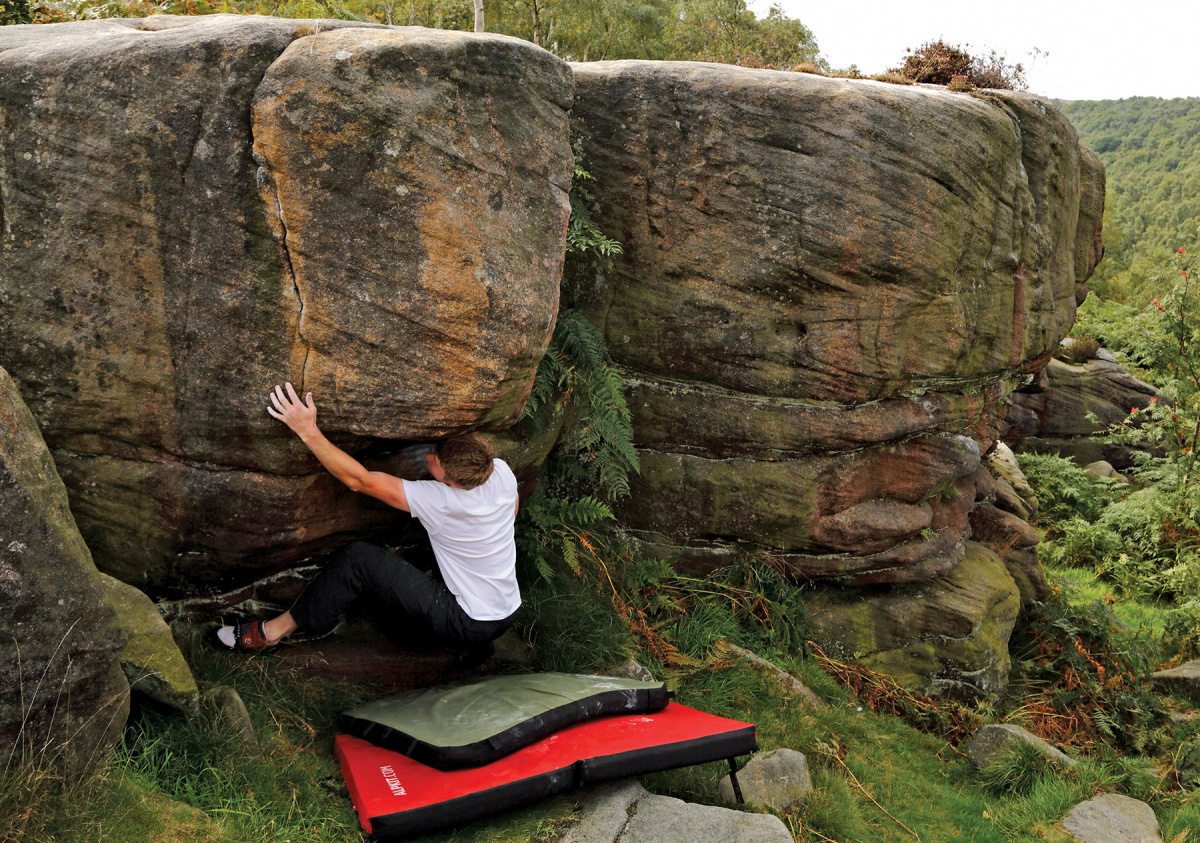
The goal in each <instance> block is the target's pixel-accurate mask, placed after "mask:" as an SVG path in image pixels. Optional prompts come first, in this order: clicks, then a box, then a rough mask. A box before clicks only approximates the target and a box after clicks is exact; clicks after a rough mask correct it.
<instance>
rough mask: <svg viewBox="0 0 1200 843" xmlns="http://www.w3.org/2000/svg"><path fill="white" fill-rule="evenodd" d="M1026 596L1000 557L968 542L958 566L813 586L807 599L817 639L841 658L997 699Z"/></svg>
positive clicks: (919, 687) (963, 694) (912, 685)
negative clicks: (861, 583)
mask: <svg viewBox="0 0 1200 843" xmlns="http://www.w3.org/2000/svg"><path fill="white" fill-rule="evenodd" d="M1020 603H1021V595H1020V592H1019V591H1018V589H1017V586H1016V584H1015V583H1014V582H1013V578H1012V576H1011V575H1010V574H1009V573H1008V570H1007V569H1006V568H1005V565H1004V562H1003V561H1002V560H1001V559H1000V557H999V556H997V555H996V554H995V552H993V551H992V550H990V549H989V548H987V547H985V546H983V545H981V544H976V543H975V542H967V544H966V553H965V556H964V558H963V561H962V562H961V563H960V564H959V565H958V567H956V568H955V569H954V570H953V571H951V572H950V573H949V574H947V575H945V576H942V577H939V578H937V579H935V580H931V581H930V582H926V583H910V584H904V585H895V586H886V587H882V588H858V589H823V590H816V589H814V590H813V591H812V592H811V596H810V597H809V598H808V600H807V601H806V606H807V608H808V613H809V623H810V628H811V631H812V634H813V639H814V640H815V641H816V642H817V643H818V644H819V645H820V646H821V647H822V648H824V650H825V651H826V652H827V653H828V654H829V655H831V656H834V657H835V658H840V659H847V660H854V661H856V662H857V663H859V664H861V665H863V666H864V667H867V668H869V669H871V670H875V671H878V672H880V673H886V674H888V675H890V676H891V677H892V678H894V679H895V680H896V681H897V682H898V683H900V684H901V685H902V686H904V687H905V688H908V689H909V690H914V691H919V692H921V693H924V694H928V695H930V696H943V697H955V698H961V699H994V698H995V697H997V696H998V695H999V694H1000V693H1001V692H1002V691H1003V690H1004V687H1005V685H1006V683H1007V681H1008V668H1009V655H1008V639H1009V636H1010V635H1011V634H1012V630H1013V626H1014V624H1015V623H1016V620H1017V615H1018V613H1019V611H1020Z"/></svg>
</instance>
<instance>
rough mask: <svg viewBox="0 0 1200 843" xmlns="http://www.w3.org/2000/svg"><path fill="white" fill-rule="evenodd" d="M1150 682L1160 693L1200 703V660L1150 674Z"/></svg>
mask: <svg viewBox="0 0 1200 843" xmlns="http://www.w3.org/2000/svg"><path fill="white" fill-rule="evenodd" d="M1150 681H1151V682H1153V683H1154V690H1156V691H1158V692H1159V693H1162V694H1178V695H1179V696H1181V697H1186V698H1187V699H1189V700H1191V701H1192V702H1196V703H1200V659H1196V660H1195V661H1190V662H1185V663H1184V664H1181V665H1180V666H1179V667H1173V668H1171V669H1170V670H1159V671H1156V672H1154V673H1152V674H1150Z"/></svg>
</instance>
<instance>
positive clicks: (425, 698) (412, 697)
mask: <svg viewBox="0 0 1200 843" xmlns="http://www.w3.org/2000/svg"><path fill="white" fill-rule="evenodd" d="M670 695H671V694H670V692H669V691H668V690H667V686H666V684H665V683H662V682H642V681H639V680H636V679H623V678H617V677H612V676H590V675H585V674H572V673H528V674H521V675H514V676H488V677H484V678H481V679H472V680H469V681H465V682H455V683H453V684H448V685H438V686H435V687H432V688H422V689H419V690H415V691H407V692H405V693H403V694H396V695H394V696H390V697H384V698H382V699H378V700H374V701H372V702H368V703H364V704H363V705H360V706H357V707H355V708H352V709H350V710H349V711H347V712H344V713H343V714H342V729H343V731H345V732H347V733H348V734H351V735H356V736H358V737H360V738H364V739H365V740H368V741H370V742H371V743H373V744H376V745H377V746H382V747H385V748H387V749H390V750H393V751H394V752H399V753H401V754H403V755H407V756H408V757H409V758H412V759H413V760H415V761H419V762H421V763H422V764H426V765H428V766H430V767H435V768H437V769H439V770H455V769H461V768H463V767H475V766H479V765H482V764H490V763H491V762H493V761H495V760H497V759H499V758H503V757H504V756H505V755H508V754H509V753H512V752H515V751H516V750H518V749H520V748H521V747H524V746H528V745H529V744H531V743H533V742H535V741H537V740H540V739H541V738H543V737H546V736H547V735H551V734H553V733H555V732H557V731H558V730H559V729H562V728H563V727H565V726H569V725H571V724H572V723H578V722H580V721H582V720H587V719H589V718H592V717H599V716H603V715H607V714H638V713H652V712H656V711H660V710H662V709H663V708H664V707H665V706H666V704H667V701H668V699H669V698H670Z"/></svg>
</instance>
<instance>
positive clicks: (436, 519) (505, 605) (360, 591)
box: [217, 383, 521, 663]
mask: <svg viewBox="0 0 1200 843" xmlns="http://www.w3.org/2000/svg"><path fill="white" fill-rule="evenodd" d="M270 399H271V406H269V407H267V412H268V413H270V414H271V415H272V416H273V417H274V418H277V419H279V420H280V421H282V422H283V423H284V424H286V425H287V426H288V427H289V428H291V429H292V431H293V432H294V433H295V434H296V435H297V436H299V437H300V439H301V440H303V442H304V444H305V445H307V446H308V448H309V450H311V451H312V452H313V454H314V455H315V456H316V458H317V459H318V460H320V462H321V464H322V465H323V466H325V468H326V469H328V470H329V472H330V473H331V474H333V476H334V477H336V478H337V479H338V480H341V481H342V482H343V483H345V484H346V485H347V486H349V487H350V488H351V489H353V490H354V491H356V492H362V493H363V494H367V495H371V496H372V497H375V498H378V499H379V500H381V501H383V502H384V503H386V504H388V505H390V506H394V507H396V509H402V510H404V511H405V512H410V513H412V515H414V516H415V517H416V518H417V519H418V520H419V521H420V522H421V525H422V526H423V527H424V528H425V531H426V532H427V533H428V536H429V543H430V545H432V549H433V555H434V558H435V559H436V561H437V568H438V571H439V572H440V574H441V577H440V579H439V578H438V577H433V576H430V575H428V574H426V573H424V572H423V571H421V570H419V569H418V568H415V567H414V566H413V565H411V564H410V563H408V562H406V561H405V560H404V559H402V558H400V557H399V556H396V555H395V554H393V553H390V552H388V551H387V550H384V549H383V548H381V547H377V546H375V545H372V544H368V543H366V542H355V543H353V544H351V545H350V546H348V547H347V548H346V549H345V550H343V551H342V552H341V553H340V554H339V555H338V556H337V557H336V558H335V559H334V560H333V561H332V562H331V563H330V564H329V565H328V566H326V568H325V569H324V570H323V571H322V572H321V573H320V574H319V575H318V576H317V577H316V579H314V580H313V581H312V582H311V583H310V584H309V586H308V588H306V589H305V591H304V593H303V594H301V595H300V597H299V599H297V600H296V603H295V605H293V606H292V608H291V609H289V610H288V611H286V612H284V613H283V614H282V615H279V616H278V617H275V618H272V619H270V620H256V621H243V622H239V623H236V624H234V625H232V626H225V627H222V628H221V629H220V630H218V631H217V639H218V640H219V641H220V642H221V643H222V644H223V645H224V646H226V647H229V648H230V649H233V650H263V649H269V648H272V647H274V646H275V645H276V644H278V643H279V642H280V641H282V640H283V639H284V638H285V637H287V636H288V635H290V634H291V633H293V632H295V631H296V630H301V631H303V632H307V633H313V634H321V633H324V632H328V631H329V630H331V629H333V627H334V625H335V624H336V623H337V620H338V617H339V616H340V615H341V614H342V612H343V611H345V610H346V609H347V608H348V607H349V606H350V604H351V603H353V602H354V601H355V600H356V599H358V598H359V597H366V598H368V599H370V600H372V601H375V602H376V603H377V604H379V605H381V606H382V607H383V608H386V609H388V610H394V611H395V612H397V613H398V614H400V615H401V616H403V617H404V618H405V619H415V620H417V621H420V622H422V623H423V624H424V625H425V626H426V627H427V628H428V629H429V630H430V631H431V632H433V634H434V635H436V636H437V637H438V638H440V639H441V640H443V641H445V642H446V643H448V644H451V645H452V646H457V647H461V648H463V650H464V652H463V654H462V655H461V656H460V659H462V660H463V661H464V662H471V663H477V662H479V661H482V660H483V659H486V658H487V657H488V656H490V655H491V654H492V652H493V651H494V650H493V647H492V643H491V642H492V641H494V640H495V639H496V638H498V637H499V636H500V635H501V634H502V633H503V632H504V631H505V630H506V629H508V627H509V626H511V625H512V621H513V615H514V613H515V612H516V611H517V607H518V606H520V605H521V594H520V591H519V589H518V587H517V577H516V560H517V548H516V543H515V540H514V535H513V529H514V522H515V520H516V515H517V505H518V503H517V480H516V477H514V476H513V473H512V470H511V469H510V468H509V467H508V465H506V464H505V463H504V461H503V460H499V459H496V458H495V457H494V455H493V452H492V449H491V448H490V447H489V446H488V445H487V443H486V442H484V441H483V440H482V439H480V438H478V437H477V436H473V435H468V436H460V437H457V438H454V439H449V440H447V441H445V442H441V443H439V444H438V446H437V448H436V450H435V451H434V452H433V453H431V454H429V455H428V456H427V457H426V459H427V460H428V462H429V473H430V474H431V475H432V476H433V478H434V479H433V480H415V481H414V480H404V479H401V478H399V477H394V476H392V475H390V474H386V473H384V472H381V471H368V470H367V469H366V467H364V466H363V465H362V464H361V463H360V462H359V461H358V460H356V459H354V457H352V456H350V455H349V454H347V453H346V452H345V451H343V450H342V449H341V448H338V447H337V446H336V445H334V444H333V443H332V442H330V441H329V440H328V439H326V438H325V435H324V434H323V433H321V431H320V429H319V428H318V427H317V407H316V404H315V403H314V401H313V397H312V393H311V392H310V393H308V394H306V395H305V396H304V400H303V401H301V400H300V397H299V395H297V394H296V390H295V388H294V387H293V386H292V385H291V384H290V383H289V384H286V391H285V389H284V387H280V386H276V387H275V389H274V391H273V392H272V393H271V396H270Z"/></svg>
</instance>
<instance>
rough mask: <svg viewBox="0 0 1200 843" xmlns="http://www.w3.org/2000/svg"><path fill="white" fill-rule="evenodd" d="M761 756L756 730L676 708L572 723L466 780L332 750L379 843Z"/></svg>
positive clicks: (404, 759) (353, 742) (347, 748)
mask: <svg viewBox="0 0 1200 843" xmlns="http://www.w3.org/2000/svg"><path fill="white" fill-rule="evenodd" d="M757 749H758V742H757V740H756V739H755V735H754V724H753V723H742V722H740V721H737V720H729V719H726V718H724V717H718V716H716V715H713V714H706V713H704V712H702V711H696V710H695V709H692V708H688V707H687V706H683V705H679V704H678V703H674V702H672V703H668V704H667V707H666V708H664V709H663V710H662V711H660V712H658V713H656V714H633V715H610V716H608V717H599V718H596V719H593V720H587V721H585V722H582V723H576V724H574V725H572V726H568V727H566V728H565V729H563V730H562V731H560V732H556V733H555V734H553V735H549V736H547V737H545V738H542V739H541V740H539V741H537V742H536V743H533V744H530V745H529V746H526V747H524V748H523V749H519V750H517V751H516V752H514V753H512V754H511V755H508V756H505V757H504V758H501V759H499V760H497V761H493V762H492V763H490V764H486V765H484V766H482V767H474V768H470V769H465V770H450V771H441V770H435V769H434V768H432V767H428V766H426V765H424V764H421V763H420V762H418V761H414V760H413V759H411V758H409V757H408V756H405V755H401V754H400V753H398V752H393V751H391V750H389V749H384V748H382V747H378V746H375V745H374V744H372V743H370V742H368V741H365V740H363V739H362V738H358V737H354V736H352V735H338V736H337V738H336V739H335V746H334V750H335V753H336V755H337V758H338V762H339V763H340V764H341V767H342V776H343V777H344V778H345V780H346V786H347V787H348V789H349V791H350V798H351V800H352V801H353V802H354V807H355V810H357V811H358V817H359V820H360V822H361V823H362V827H363V828H364V829H365V830H366V831H367V832H368V833H369V834H371V836H372V838H373V839H375V840H378V841H391V840H399V839H402V838H403V837H407V836H410V835H415V834H421V833H424V832H427V831H431V830H433V829H436V828H444V827H448V826H455V825H461V824H462V823H466V822H469V821H471V820H475V819H478V818H480V817H485V816H488V815H489V814H493V813H496V812H498V811H501V810H504V809H507V808H511V807H514V806H516V805H520V804H524V803H528V802H534V801H537V800H539V799H543V798H545V797H548V796H554V795H556V794H559V793H565V792H567V791H570V790H573V789H575V788H578V787H584V786H587V785H592V784H598V783H600V782H604V781H609V780H612V779H619V778H625V777H627V776H636V775H641V774H643V773H652V772H655V771H657V770H669V769H673V768H675V767H686V766H689V765H691V764H703V763H705V762H708V761H719V760H721V759H725V758H733V757H735V756H738V755H746V754H749V753H752V752H754V751H755V750H757Z"/></svg>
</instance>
